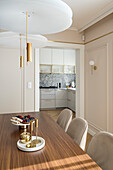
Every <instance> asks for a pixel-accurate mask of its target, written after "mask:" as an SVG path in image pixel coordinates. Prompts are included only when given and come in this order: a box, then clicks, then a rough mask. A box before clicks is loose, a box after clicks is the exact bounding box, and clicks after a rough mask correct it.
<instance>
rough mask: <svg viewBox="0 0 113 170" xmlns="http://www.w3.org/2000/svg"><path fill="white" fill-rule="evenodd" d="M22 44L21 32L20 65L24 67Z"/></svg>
mask: <svg viewBox="0 0 113 170" xmlns="http://www.w3.org/2000/svg"><path fill="white" fill-rule="evenodd" d="M21 50H22V46H21V34H20V67H21V68H23V67H24V56H22V51H21Z"/></svg>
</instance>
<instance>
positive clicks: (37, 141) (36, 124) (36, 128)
mask: <svg viewBox="0 0 113 170" xmlns="http://www.w3.org/2000/svg"><path fill="white" fill-rule="evenodd" d="M35 132H36V139H35V140H33V143H35V144H39V143H41V140H39V139H37V136H38V119H35Z"/></svg>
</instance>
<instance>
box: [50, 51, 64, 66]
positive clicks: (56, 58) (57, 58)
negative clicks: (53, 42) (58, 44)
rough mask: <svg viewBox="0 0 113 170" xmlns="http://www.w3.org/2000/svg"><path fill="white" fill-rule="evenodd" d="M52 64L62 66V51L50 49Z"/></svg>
mask: <svg viewBox="0 0 113 170" xmlns="http://www.w3.org/2000/svg"><path fill="white" fill-rule="evenodd" d="M52 64H55V65H63V49H54V48H53V49H52Z"/></svg>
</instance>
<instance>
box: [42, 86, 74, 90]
mask: <svg viewBox="0 0 113 170" xmlns="http://www.w3.org/2000/svg"><path fill="white" fill-rule="evenodd" d="M40 89H48V90H53V89H55V90H75V91H76V88H72V87H68V88H46V87H45V88H40Z"/></svg>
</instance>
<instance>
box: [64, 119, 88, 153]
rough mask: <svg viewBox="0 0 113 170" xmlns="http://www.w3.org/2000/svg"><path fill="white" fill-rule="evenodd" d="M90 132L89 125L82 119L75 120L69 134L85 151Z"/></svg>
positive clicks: (71, 124) (68, 131) (69, 128)
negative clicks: (88, 132)
mask: <svg viewBox="0 0 113 170" xmlns="http://www.w3.org/2000/svg"><path fill="white" fill-rule="evenodd" d="M87 131H88V123H87V121H86V120H84V119H82V118H74V119H73V120H72V122H71V123H70V125H69V127H68V130H67V134H68V135H69V136H70V137H71V138H72V139H73V140H74V141H75V142H76V143H77V144H78V145H79V146H80V147H81V149H83V150H85V145H86V138H87Z"/></svg>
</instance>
